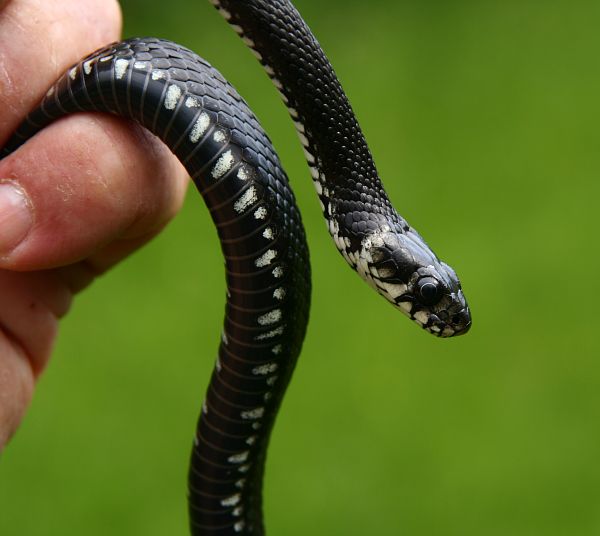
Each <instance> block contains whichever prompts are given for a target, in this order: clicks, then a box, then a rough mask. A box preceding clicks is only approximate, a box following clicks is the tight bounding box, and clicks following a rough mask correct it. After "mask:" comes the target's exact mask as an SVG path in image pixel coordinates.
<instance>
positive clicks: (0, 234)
mask: <svg viewBox="0 0 600 536" xmlns="http://www.w3.org/2000/svg"><path fill="white" fill-rule="evenodd" d="M32 224H33V214H32V212H31V203H30V202H29V198H28V197H27V194H26V193H25V192H24V191H23V190H22V189H21V188H20V187H19V186H18V185H17V184H16V183H15V182H13V181H0V255H6V254H8V253H10V252H11V251H12V250H13V249H14V248H15V247H17V246H18V245H19V244H20V243H21V241H22V240H23V239H24V238H25V237H26V236H27V233H29V230H30V229H31V226H32Z"/></svg>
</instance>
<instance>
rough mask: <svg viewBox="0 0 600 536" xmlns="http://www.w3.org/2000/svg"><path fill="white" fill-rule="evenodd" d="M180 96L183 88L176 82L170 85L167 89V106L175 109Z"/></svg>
mask: <svg viewBox="0 0 600 536" xmlns="http://www.w3.org/2000/svg"><path fill="white" fill-rule="evenodd" d="M180 97H181V88H180V87H179V86H176V85H175V84H172V85H170V86H169V89H167V96H166V97H165V108H166V109H167V110H174V109H175V106H177V101H179V99H180Z"/></svg>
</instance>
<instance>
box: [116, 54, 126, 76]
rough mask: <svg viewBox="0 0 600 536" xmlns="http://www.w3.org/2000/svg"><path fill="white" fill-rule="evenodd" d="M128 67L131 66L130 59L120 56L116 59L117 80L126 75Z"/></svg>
mask: <svg viewBox="0 0 600 536" xmlns="http://www.w3.org/2000/svg"><path fill="white" fill-rule="evenodd" d="M127 67H129V60H126V59H123V58H119V59H118V60H117V61H115V78H116V79H117V80H121V78H123V77H124V76H125V73H126V72H127Z"/></svg>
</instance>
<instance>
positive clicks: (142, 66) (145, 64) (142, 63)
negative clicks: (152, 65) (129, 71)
mask: <svg viewBox="0 0 600 536" xmlns="http://www.w3.org/2000/svg"><path fill="white" fill-rule="evenodd" d="M133 68H134V69H141V70H142V71H143V70H144V69H147V68H148V62H147V61H136V62H135V63H134V64H133Z"/></svg>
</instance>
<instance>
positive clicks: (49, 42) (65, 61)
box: [0, 0, 121, 146]
mask: <svg viewBox="0 0 600 536" xmlns="http://www.w3.org/2000/svg"><path fill="white" fill-rule="evenodd" d="M0 1H1V0H0ZM120 31H121V13H120V10H119V5H118V2H117V1H116V0H60V1H58V0H57V1H53V2H48V1H46V0H11V1H10V2H5V4H4V6H3V7H2V9H1V11H0V109H1V110H2V113H0V146H1V145H2V144H3V143H4V141H6V139H7V138H8V136H9V135H10V133H11V132H12V131H13V130H14V129H15V128H16V126H17V125H18V124H19V123H20V121H21V120H22V118H23V117H24V116H25V115H26V114H27V112H28V111H29V110H31V108H33V106H34V105H35V104H36V103H37V102H39V101H40V99H41V98H42V96H43V95H44V93H45V92H46V90H47V89H48V87H49V86H50V85H51V84H52V83H53V82H54V81H55V80H56V79H57V78H58V76H59V75H60V74H61V73H62V72H64V71H65V69H67V68H68V67H69V66H70V65H71V64H72V63H74V62H76V61H77V60H79V59H80V58H81V57H82V56H84V55H86V54H88V53H89V52H92V51H93V50H95V49H97V48H99V47H101V46H103V45H106V44H107V43H110V42H112V41H115V40H116V39H118V37H119V34H120Z"/></svg>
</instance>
